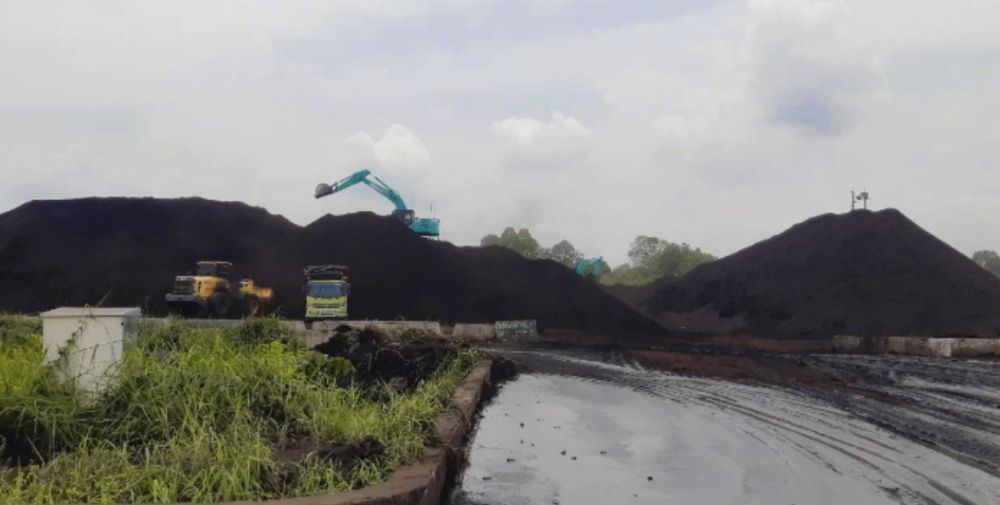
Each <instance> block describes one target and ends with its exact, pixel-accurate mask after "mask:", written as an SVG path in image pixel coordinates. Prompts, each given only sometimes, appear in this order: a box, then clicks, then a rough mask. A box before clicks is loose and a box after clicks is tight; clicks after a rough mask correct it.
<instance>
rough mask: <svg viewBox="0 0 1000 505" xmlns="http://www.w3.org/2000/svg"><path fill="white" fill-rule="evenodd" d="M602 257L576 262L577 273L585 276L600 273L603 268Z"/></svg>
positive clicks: (595, 275)
mask: <svg viewBox="0 0 1000 505" xmlns="http://www.w3.org/2000/svg"><path fill="white" fill-rule="evenodd" d="M604 264H605V263H604V257H603V256H598V257H596V258H589V259H582V260H580V262H579V263H577V264H576V273H577V275H581V276H587V275H592V276H594V277H597V276H599V275H601V271H602V270H604Z"/></svg>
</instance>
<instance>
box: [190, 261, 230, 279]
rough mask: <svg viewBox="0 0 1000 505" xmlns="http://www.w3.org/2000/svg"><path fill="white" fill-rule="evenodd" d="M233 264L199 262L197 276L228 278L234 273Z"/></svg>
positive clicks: (226, 262) (225, 262)
mask: <svg viewBox="0 0 1000 505" xmlns="http://www.w3.org/2000/svg"><path fill="white" fill-rule="evenodd" d="M232 269H233V264H232V263H230V262H228V261H199V262H198V270H197V271H196V272H195V275H196V276H198V277H221V278H226V277H228V276H229V274H230V272H232Z"/></svg>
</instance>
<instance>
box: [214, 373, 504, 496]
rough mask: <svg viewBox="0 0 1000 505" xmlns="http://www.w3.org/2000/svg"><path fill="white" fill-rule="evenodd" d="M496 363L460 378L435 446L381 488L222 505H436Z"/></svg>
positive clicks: (438, 428) (439, 423)
mask: <svg viewBox="0 0 1000 505" xmlns="http://www.w3.org/2000/svg"><path fill="white" fill-rule="evenodd" d="M495 365H496V362H494V361H493V360H491V359H484V360H483V361H481V362H479V364H477V365H476V366H475V368H473V369H472V371H471V372H469V374H468V375H466V376H465V379H463V380H462V382H461V383H460V384H459V386H458V388H457V389H456V390H455V393H454V394H452V397H451V404H450V405H449V406H448V407H447V409H446V410H445V411H444V412H443V413H442V414H441V415H440V416H438V418H437V421H436V422H435V426H434V445H433V446H431V447H428V448H427V449H425V450H424V453H423V455H421V457H420V458H419V459H418V460H417V461H415V462H413V463H410V464H408V465H404V466H401V467H399V468H397V469H396V471H395V472H393V473H392V475H391V476H390V477H389V479H388V480H386V481H385V482H382V483H379V484H375V485H374V486H368V487H366V488H362V489H355V490H353V491H344V492H340V493H332V494H326V495H319V496H305V497H301V498H282V499H277V500H265V501H241V502H227V503H224V504H222V505H251V504H253V505H262V504H263V505H435V504H438V503H440V502H441V497H442V494H443V493H444V490H445V485H446V484H447V482H448V480H449V477H451V476H452V474H453V472H455V471H456V470H457V469H458V465H457V464H456V463H457V462H458V461H459V459H458V458H457V456H458V455H459V454H460V453H461V449H462V445H463V442H464V440H465V436H466V435H467V434H468V431H469V429H470V428H471V427H472V424H473V422H474V421H475V414H476V411H477V409H478V407H479V402H480V400H481V399H482V397H483V392H484V390H486V388H488V387H491V386H492V384H493V376H494V371H495Z"/></svg>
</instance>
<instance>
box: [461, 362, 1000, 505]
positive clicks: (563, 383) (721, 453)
mask: <svg viewBox="0 0 1000 505" xmlns="http://www.w3.org/2000/svg"><path fill="white" fill-rule="evenodd" d="M504 354H505V356H507V357H509V358H511V359H512V360H514V361H515V362H516V363H517V364H518V366H519V368H520V369H521V370H522V373H521V374H520V375H519V376H518V378H516V379H515V380H513V381H511V382H509V383H507V384H506V385H504V386H503V388H502V389H501V390H500V392H499V393H498V395H497V397H496V398H495V399H494V400H493V402H492V403H491V404H490V405H489V406H488V407H487V408H486V409H485V410H484V412H483V417H482V420H481V421H480V424H479V427H478V430H477V432H476V434H475V436H474V439H473V440H472V443H471V450H470V454H469V465H468V468H467V469H466V471H465V473H464V475H463V477H462V479H461V480H460V482H459V483H458V485H457V486H456V488H455V490H454V492H453V494H452V496H451V501H450V502H451V503H452V504H454V505H478V504H510V505H515V504H556V503H560V504H607V503H636V504H640V503H642V504H672V503H676V504H688V503H699V504H741V505H743V504H761V505H771V504H797V505H805V504H830V505H833V504H845V503H859V504H860V503H864V504H880V503H886V504H891V503H906V504H909V503H913V504H963V505H965V504H992V503H998V504H1000V473H998V472H997V471H996V468H997V467H996V464H997V462H998V460H997V459H992V456H991V455H992V454H994V452H992V451H993V450H994V449H995V448H996V447H1000V430H998V429H997V427H998V424H1000V423H998V422H997V415H998V408H997V406H998V404H997V399H996V394H997V393H996V391H997V389H996V388H995V387H994V384H993V383H990V382H989V380H992V379H990V377H994V378H995V377H997V374H998V372H1000V366H998V365H995V364H992V363H980V362H960V361H948V362H933V361H931V360H916V359H912V358H908V359H905V358H904V359H894V358H890V359H888V360H886V359H884V358H872V357H851V356H813V357H810V358H808V359H809V360H810V361H809V362H807V363H803V364H802V366H805V367H814V368H817V369H825V370H829V373H831V374H837V375H838V376H840V377H842V378H843V381H844V384H854V383H858V384H863V385H864V387H867V388H869V389H870V391H863V390H862V389H861V388H860V387H856V386H855V385H851V386H848V387H845V388H837V389H830V388H818V389H815V390H810V388H809V387H787V386H776V385H767V384H764V383H759V382H754V381H741V382H734V381H728V380H720V379H714V378H704V377H690V376H681V375H673V374H670V373H667V372H663V371H656V370H650V369H646V368H644V367H643V366H642V365H640V364H639V363H638V362H637V361H635V360H632V359H630V358H627V357H626V356H624V355H622V354H621V353H619V352H615V351H609V352H590V351H587V352H583V351H580V352H569V351H559V352H553V351H508V352H505V353H504ZM798 359H799V358H796V360H798ZM938 367H945V369H944V370H940V369H937V368H938ZM973 376H974V377H975V378H976V379H975V382H974V384H977V385H976V386H969V382H968V381H969V378H970V377H973ZM949 381H950V382H949ZM906 430H910V431H909V432H907V431H906ZM942 441H943V442H945V443H940V442H942ZM971 445H976V447H978V449H977V448H974V447H971ZM984 447H985V450H982V448H984Z"/></svg>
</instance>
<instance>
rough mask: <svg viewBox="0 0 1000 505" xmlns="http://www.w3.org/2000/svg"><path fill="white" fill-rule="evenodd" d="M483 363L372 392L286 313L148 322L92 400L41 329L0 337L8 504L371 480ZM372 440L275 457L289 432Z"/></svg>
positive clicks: (176, 497) (218, 496)
mask: <svg viewBox="0 0 1000 505" xmlns="http://www.w3.org/2000/svg"><path fill="white" fill-rule="evenodd" d="M0 324H5V323H3V320H2V319H0ZM474 360H475V356H474V355H472V354H471V353H468V352H460V353H455V354H454V356H452V357H449V358H448V359H446V360H445V361H443V362H442V363H441V364H440V365H439V367H438V369H437V371H436V372H435V373H433V374H432V375H431V376H430V377H427V378H426V379H425V380H423V381H422V382H421V383H419V384H418V385H417V386H416V387H415V388H413V390H412V391H410V392H409V393H405V394H404V393H398V392H395V391H392V390H390V389H389V388H388V387H385V389H386V390H387V391H380V392H379V394H372V393H371V392H370V391H367V390H365V389H364V388H362V387H360V386H354V385H351V384H350V381H349V377H350V375H351V373H352V372H353V368H352V367H351V365H350V363H349V362H346V360H343V359H339V358H327V357H325V356H323V355H320V354H318V353H314V352H312V351H308V350H305V349H303V348H302V347H301V346H300V345H298V344H295V343H293V342H292V339H291V335H290V333H289V332H288V331H287V330H286V329H285V327H284V326H283V325H281V324H280V323H277V322H276V321H275V320H269V319H251V320H250V321H249V322H247V323H245V324H243V325H241V326H239V327H237V328H233V329H231V330H204V329H203V330H196V329H191V328H186V327H184V326H183V324H182V323H181V322H180V321H170V322H168V323H167V324H165V325H156V326H149V327H143V329H142V330H141V332H140V336H139V339H138V341H137V342H136V343H135V345H133V346H130V348H129V349H128V350H127V351H126V353H125V356H124V358H123V361H122V362H121V364H120V365H119V367H118V370H117V374H116V376H115V378H114V379H113V380H112V382H111V383H110V384H109V386H108V387H107V389H106V390H105V391H104V392H103V393H102V394H101V395H100V396H99V397H97V398H96V400H95V401H90V402H84V401H82V400H81V398H80V395H79V394H78V393H77V392H76V391H75V390H74V389H72V387H69V386H68V385H67V384H64V383H62V382H60V380H59V378H58V377H59V374H58V373H55V370H54V369H53V367H52V366H50V365H46V364H44V354H43V353H42V351H41V343H40V340H39V339H38V338H37V336H36V338H34V339H31V338H25V339H20V340H19V343H18V344H17V345H3V346H0V437H4V438H3V439H0V446H4V445H6V448H0V450H3V451H5V452H6V454H7V459H8V460H10V461H8V463H10V464H8V465H7V466H3V465H2V462H0V503H167V502H178V501H188V502H218V501H228V500H257V499H266V498H277V497H288V496H305V495H312V494H318V493H325V492H331V491H336V490H345V489H351V488H356V487H359V486H364V485H368V484H371V483H373V482H377V481H379V480H382V479H384V478H385V477H386V476H387V475H389V473H391V472H392V470H394V469H395V468H396V467H398V466H399V465H401V464H404V463H405V462H407V461H409V460H411V459H412V458H414V457H415V456H417V455H418V454H419V453H420V451H421V450H422V449H423V447H424V446H425V445H426V443H427V440H428V437H429V434H430V433H431V429H432V427H433V422H434V419H435V417H436V416H437V415H438V414H439V413H440V412H441V411H442V409H443V408H444V407H445V406H446V405H447V402H448V401H449V398H450V396H451V394H452V392H453V391H454V389H455V387H456V386H457V384H458V383H459V381H461V379H462V377H464V375H465V373H467V371H468V370H469V369H470V368H471V365H472V363H473V362H474ZM380 387H384V386H380ZM369 438H373V439H375V440H377V441H378V442H379V443H380V444H381V446H382V447H384V451H382V452H381V453H379V454H377V455H373V456H365V457H363V458H362V459H359V460H355V461H352V462H349V463H346V464H345V463H344V462H332V461H326V460H323V459H321V458H317V457H313V456H310V457H307V458H305V459H304V460H302V461H298V462H295V463H294V464H293V468H292V470H291V471H290V470H289V468H288V465H281V464H278V463H277V462H276V461H275V460H274V457H273V451H274V448H275V447H277V446H280V445H281V444H283V443H285V442H287V441H291V440H296V441H304V440H313V441H317V442H322V443H325V444H334V445H337V444H355V443H358V442H359V441H361V440H365V439H369ZM12 444H13V445H12ZM15 446H16V447H15ZM22 453H24V454H22ZM25 454H26V455H27V456H30V457H21V456H24V455H25ZM15 460H16V461H15Z"/></svg>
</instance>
